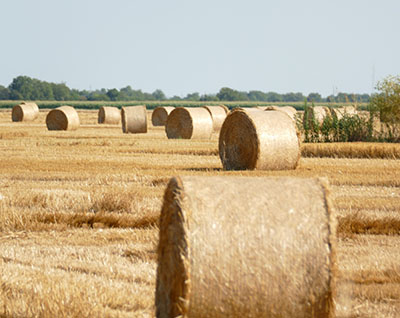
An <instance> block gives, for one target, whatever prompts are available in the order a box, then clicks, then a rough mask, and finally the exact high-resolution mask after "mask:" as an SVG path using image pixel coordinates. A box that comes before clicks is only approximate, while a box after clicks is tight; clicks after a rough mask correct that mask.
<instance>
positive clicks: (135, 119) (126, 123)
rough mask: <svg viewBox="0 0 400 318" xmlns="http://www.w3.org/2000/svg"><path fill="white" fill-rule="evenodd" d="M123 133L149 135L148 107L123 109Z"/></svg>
mask: <svg viewBox="0 0 400 318" xmlns="http://www.w3.org/2000/svg"><path fill="white" fill-rule="evenodd" d="M121 120H122V131H123V132H124V133H131V134H139V133H147V112H146V106H144V105H140V106H129V107H122V109H121Z"/></svg>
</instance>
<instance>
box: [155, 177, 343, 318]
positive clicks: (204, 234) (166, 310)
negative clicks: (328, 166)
mask: <svg viewBox="0 0 400 318" xmlns="http://www.w3.org/2000/svg"><path fill="white" fill-rule="evenodd" d="M330 207H331V205H330V203H329V198H328V191H327V189H326V184H325V182H324V181H321V180H319V179H302V178H259V177H229V176H225V177H190V176H187V177H182V178H173V179H171V180H170V182H169V184H168V186H167V189H166V191H165V194H164V203H163V207H162V211H161V217H160V235H159V245H158V268H157V280H156V299H155V304H156V316H157V317H158V318H166V317H186V318H192V317H203V318H205V317H207V318H214V317H219V318H224V317H229V318H236V317H240V318H245V317H271V318H274V317H276V318H278V317H291V318H314V317H318V318H327V317H334V304H333V300H334V298H335V277H336V267H335V264H336V262H335V251H336V218H335V217H334V214H333V211H332V210H331V209H330Z"/></svg>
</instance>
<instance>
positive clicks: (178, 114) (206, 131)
mask: <svg viewBox="0 0 400 318" xmlns="http://www.w3.org/2000/svg"><path fill="white" fill-rule="evenodd" d="M212 131H213V121H212V118H211V115H210V113H209V112H208V110H207V109H205V108H202V107H186V108H183V107H178V108H176V109H174V110H173V111H172V112H171V114H169V116H168V119H167V124H166V125H165V132H166V133H167V137H168V138H169V139H210V138H211V134H212Z"/></svg>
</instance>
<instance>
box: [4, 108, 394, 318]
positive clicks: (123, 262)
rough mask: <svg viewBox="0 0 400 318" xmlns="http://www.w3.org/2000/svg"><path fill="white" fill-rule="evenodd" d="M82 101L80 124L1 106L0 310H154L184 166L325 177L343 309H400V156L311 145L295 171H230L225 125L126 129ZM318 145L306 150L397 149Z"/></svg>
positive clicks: (100, 313) (47, 313)
mask: <svg viewBox="0 0 400 318" xmlns="http://www.w3.org/2000/svg"><path fill="white" fill-rule="evenodd" d="M78 112H79V115H80V118H81V124H82V126H81V128H80V129H79V130H77V131H73V132H63V131H61V132H57V131H47V129H46V126H45V116H46V113H47V112H46V110H41V112H40V115H39V118H38V119H36V120H35V121H34V122H32V123H12V122H11V112H10V111H9V110H2V111H0V160H1V165H0V268H1V271H0V273H1V274H0V317H153V316H154V290H155V272H156V266H157V264H156V246H157V240H158V228H157V226H158V217H159V213H160V207H161V204H162V196H163V192H164V188H165V186H166V184H167V182H168V180H169V178H170V177H171V176H176V175H245V176H260V177H261V176H272V175H273V176H296V177H326V178H328V179H329V182H330V184H331V198H332V201H333V203H334V206H335V209H336V212H337V216H338V223H339V226H338V240H339V242H338V259H337V261H338V267H339V277H338V286H337V292H338V297H337V299H336V304H337V305H336V307H337V317H371V318H372V317H374V318H375V317H398V316H399V315H400V249H399V248H398V246H399V245H400V236H399V235H400V213H399V212H400V160H396V159H361V158H355V159H354V158H352V159H349V158H327V157H324V158H315V157H312V158H311V157H308V158H306V157H303V158H302V159H301V161H300V164H299V167H298V168H297V169H296V170H295V171H279V172H268V171H235V172H227V171H223V170H222V165H221V162H220V160H219V157H218V135H217V134H215V135H213V137H212V139H211V140H205V141H204V140H203V141H201V140H199V141H190V140H168V139H167V137H166V136H165V132H164V129H163V128H158V127H152V126H151V124H150V125H149V127H150V129H149V132H148V133H147V134H140V135H130V134H123V133H122V130H121V128H120V126H107V125H98V124H97V111H78ZM149 116H150V113H149ZM149 123H150V121H149ZM318 147H319V148H320V149H316V146H315V145H304V146H303V154H307V155H313V156H315V155H318V154H319V153H321V154H323V155H324V156H329V153H331V154H332V152H329V149H328V148H329V147H333V148H335V149H336V150H335V151H336V154H333V155H332V157H341V156H340V155H338V153H339V154H340V149H342V148H343V149H346V150H344V151H343V153H345V152H347V153H349V155H348V156H351V157H357V156H354V153H355V152H357V153H359V154H361V153H370V155H365V156H368V157H389V158H391V157H393V158H396V157H397V156H396V155H393V156H392V155H391V154H392V153H393V154H397V153H400V147H399V146H398V145H381V146H376V145H372V146H371V145H370V144H357V145H354V148H353V149H355V151H352V150H351V149H350V151H349V150H348V149H349V146H348V145H326V146H324V145H318ZM371 147H377V148H376V149H378V148H379V149H378V150H376V151H375V152H379V151H380V152H382V153H386V154H387V155H383V156H378V155H377V156H374V155H373V154H374V153H375V152H374V150H371ZM327 149H328V150H327ZM338 149H339V150H338ZM357 149H358V150H357ZM366 149H369V150H368V151H367V150H366ZM388 149H389V150H388ZM363 151H364V152H363ZM371 153H372V154H371ZM359 157H362V155H360V156H359Z"/></svg>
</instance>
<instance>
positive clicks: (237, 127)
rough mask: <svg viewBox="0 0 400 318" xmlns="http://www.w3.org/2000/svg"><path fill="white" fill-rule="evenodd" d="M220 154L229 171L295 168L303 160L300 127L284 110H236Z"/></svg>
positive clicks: (224, 128)
mask: <svg viewBox="0 0 400 318" xmlns="http://www.w3.org/2000/svg"><path fill="white" fill-rule="evenodd" d="M219 156H220V158H221V161H222V165H223V167H224V169H225V170H246V169H249V170H252V169H258V170H285V169H295V168H296V166H297V163H298V161H299V159H300V144H299V138H298V135H297V132H296V126H295V125H294V123H293V121H292V120H291V119H290V117H289V116H288V115H287V114H285V113H283V112H281V111H262V110H257V111H256V110H251V111H245V110H242V109H238V110H235V111H233V112H231V113H230V114H229V115H228V116H227V117H226V119H225V121H224V124H223V125H222V128H221V132H220V134H219Z"/></svg>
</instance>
